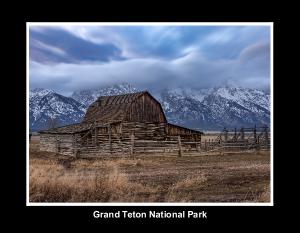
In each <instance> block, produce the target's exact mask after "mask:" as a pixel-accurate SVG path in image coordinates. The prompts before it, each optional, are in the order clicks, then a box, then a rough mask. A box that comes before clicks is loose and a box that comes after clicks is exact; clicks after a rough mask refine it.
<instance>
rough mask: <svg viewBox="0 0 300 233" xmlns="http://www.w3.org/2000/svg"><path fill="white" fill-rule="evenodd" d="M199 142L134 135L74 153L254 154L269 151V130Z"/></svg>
mask: <svg viewBox="0 0 300 233" xmlns="http://www.w3.org/2000/svg"><path fill="white" fill-rule="evenodd" d="M205 136H207V135H204V136H203V139H202V140H201V141H196V140H195V141H187V140H186V139H185V137H184V136H180V135H179V136H169V137H168V138H167V139H166V140H146V139H143V140H142V139H140V138H137V137H136V136H135V135H134V134H131V136H130V137H129V138H128V139H127V140H123V141H121V142H119V141H118V140H113V139H112V137H109V138H108V141H107V143H102V144H100V145H97V147H94V146H93V145H92V144H91V146H89V145H86V146H81V147H80V148H76V154H77V155H80V154H82V155H83V154H87V153H85V151H87V150H88V152H89V153H88V154H90V155H91V154H95V155H99V154H111V155H113V154H115V155H120V154H128V155H134V154H147V153H152V154H153V153H164V154H165V153H170V154H176V155H178V156H182V155H183V154H185V153H192V152H197V154H198V153H200V154H201V153H204V154H209V153H211V152H212V153H214V152H217V153H218V152H220V153H227V152H228V153H232V152H234V151H253V150H256V151H257V150H269V149H270V130H269V127H267V126H261V127H256V126H254V127H252V128H245V127H242V128H240V129H237V128H234V129H228V128H224V130H223V131H221V132H219V133H214V135H213V137H211V135H209V134H208V138H210V139H205Z"/></svg>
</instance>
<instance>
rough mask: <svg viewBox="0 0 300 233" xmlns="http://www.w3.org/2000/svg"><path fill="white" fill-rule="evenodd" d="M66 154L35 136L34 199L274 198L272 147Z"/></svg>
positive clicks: (31, 188)
mask: <svg viewBox="0 0 300 233" xmlns="http://www.w3.org/2000/svg"><path fill="white" fill-rule="evenodd" d="M66 160H68V158H67V157H65V156H62V155H56V154H54V153H49V152H48V153H47V152H41V151H39V146H38V140H36V141H32V142H31V145H30V185H29V194H30V201H31V202H269V201H270V188H269V182H270V162H269V161H270V154H269V152H264V153H259V154H242V153H241V154H230V155H226V154H225V155H208V156H199V155H195V154H193V155H184V156H183V157H180V158H179V157H176V156H173V155H158V154H157V155H155V156H151V155H147V156H146V155H137V156H135V158H128V157H127V158H126V157H124V158H121V157H119V158H107V157H105V158H103V157H102V158H98V159H76V160H74V161H71V160H70V161H69V162H68V166H65V163H64V161H66Z"/></svg>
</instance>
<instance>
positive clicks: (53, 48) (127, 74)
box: [29, 24, 270, 95]
mask: <svg viewBox="0 0 300 233" xmlns="http://www.w3.org/2000/svg"><path fill="white" fill-rule="evenodd" d="M29 59H30V61H29V86H30V89H33V88H36V87H41V88H49V89H53V90H55V91H57V92H59V93H61V94H64V95H70V94H71V93H72V92H73V91H74V90H80V89H86V88H97V87H101V86H105V85H110V84H115V83H122V82H128V83H131V84H133V85H135V86H137V87H138V88H141V89H148V90H150V91H154V92H155V91H158V90H160V89H162V88H166V87H171V88H175V87H182V86H186V87H193V88H203V87H214V86H219V85H223V84H224V83H226V82H227V81H228V80H230V82H233V83H235V84H237V85H240V86H244V87H252V88H260V89H268V88H269V83H270V28H269V27H268V26H224V25H223V26H221V25H220V26H174V25H173V26H171V25H169V26H162V25H160V26H149V25H144V26H140V25H139V26H104V25H102V26H99V25H70V24H67V25H66V24H64V25H55V26H53V25H52V26H49V25H48V26H35V25H31V26H30V28H29Z"/></svg>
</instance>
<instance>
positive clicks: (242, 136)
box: [241, 127, 245, 140]
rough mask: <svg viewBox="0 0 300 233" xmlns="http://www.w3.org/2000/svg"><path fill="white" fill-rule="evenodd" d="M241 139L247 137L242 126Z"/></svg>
mask: <svg viewBox="0 0 300 233" xmlns="http://www.w3.org/2000/svg"><path fill="white" fill-rule="evenodd" d="M241 139H242V140H244V139H245V133H244V128H243V127H242V128H241Z"/></svg>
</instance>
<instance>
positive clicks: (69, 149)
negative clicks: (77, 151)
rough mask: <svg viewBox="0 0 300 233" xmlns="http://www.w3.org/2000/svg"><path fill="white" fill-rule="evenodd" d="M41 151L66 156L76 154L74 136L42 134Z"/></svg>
mask: <svg viewBox="0 0 300 233" xmlns="http://www.w3.org/2000/svg"><path fill="white" fill-rule="evenodd" d="M40 150H42V151H49V152H55V153H60V154H65V155H73V154H74V143H73V135H71V134H41V136H40Z"/></svg>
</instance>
